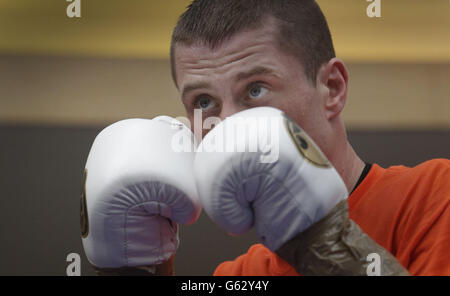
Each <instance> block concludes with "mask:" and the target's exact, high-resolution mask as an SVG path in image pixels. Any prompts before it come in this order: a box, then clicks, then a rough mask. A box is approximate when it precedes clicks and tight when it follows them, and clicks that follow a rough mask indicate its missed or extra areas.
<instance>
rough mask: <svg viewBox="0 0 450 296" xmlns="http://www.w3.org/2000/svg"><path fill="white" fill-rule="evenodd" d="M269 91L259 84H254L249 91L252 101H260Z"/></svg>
mask: <svg viewBox="0 0 450 296" xmlns="http://www.w3.org/2000/svg"><path fill="white" fill-rule="evenodd" d="M268 92H269V90H268V89H267V88H265V87H263V86H261V85H259V84H252V85H251V86H250V87H249V89H248V96H249V98H250V99H252V100H259V99H261V98H262V97H263V96H265V95H266V94H267V93H268Z"/></svg>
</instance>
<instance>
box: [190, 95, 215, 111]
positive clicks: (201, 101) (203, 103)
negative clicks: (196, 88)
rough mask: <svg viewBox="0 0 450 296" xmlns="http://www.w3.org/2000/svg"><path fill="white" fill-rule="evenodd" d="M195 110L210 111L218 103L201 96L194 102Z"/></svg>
mask: <svg viewBox="0 0 450 296" xmlns="http://www.w3.org/2000/svg"><path fill="white" fill-rule="evenodd" d="M194 105H195V108H199V109H202V111H208V110H210V109H212V108H214V107H215V106H216V102H214V100H212V99H211V98H210V97H209V96H205V95H202V96H199V97H198V98H197V99H196V100H195V102H194Z"/></svg>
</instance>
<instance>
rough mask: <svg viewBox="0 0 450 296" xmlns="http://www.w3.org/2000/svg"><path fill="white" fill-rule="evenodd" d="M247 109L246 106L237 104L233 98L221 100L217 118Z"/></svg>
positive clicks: (221, 118) (222, 118) (223, 117)
mask: <svg viewBox="0 0 450 296" xmlns="http://www.w3.org/2000/svg"><path fill="white" fill-rule="evenodd" d="M246 109H248V107H247V106H244V105H242V104H239V103H238V102H236V101H234V100H226V101H224V102H223V105H222V109H221V110H220V115H219V118H220V120H224V119H225V118H227V117H229V116H232V115H233V114H235V113H238V112H241V111H244V110H246Z"/></svg>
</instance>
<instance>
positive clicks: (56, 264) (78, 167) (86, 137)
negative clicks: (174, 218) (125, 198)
mask: <svg viewBox="0 0 450 296" xmlns="http://www.w3.org/2000/svg"><path fill="white" fill-rule="evenodd" d="M100 130H101V128H99V127H90V128H79V127H77V128H75V127H74V128H70V127H36V126H0V188H1V190H0V195H1V196H0V209H1V215H0V234H1V240H2V243H1V244H0V262H1V264H0V275H65V271H66V266H67V264H68V263H67V262H66V257H67V255H68V254H69V253H79V254H80V255H81V256H82V257H81V259H82V275H93V274H94V273H93V270H92V269H91V268H90V267H89V265H88V262H87V259H86V257H85V256H84V254H83V250H82V245H81V238H80V229H79V194H80V190H81V179H82V171H83V168H84V164H85V161H86V157H87V155H88V152H89V149H90V146H91V143H92V141H93V140H94V138H95V136H96V134H97V133H98V132H99V131H100ZM349 138H350V141H351V142H352V143H353V145H354V147H355V150H356V151H357V152H358V153H359V155H360V156H361V157H362V158H363V160H365V161H368V162H375V163H378V164H380V165H381V166H383V167H387V166H390V165H397V164H404V165H408V166H414V165H416V164H419V163H421V162H423V161H425V160H428V159H432V158H450V131H364V130H359V131H350V132H349ZM180 236H181V245H180V249H179V251H178V252H177V255H176V265H175V268H176V274H177V275H210V274H212V272H213V271H214V268H215V267H216V266H217V264H219V263H220V262H222V261H224V260H231V259H233V258H235V257H236V256H238V255H240V254H242V253H243V252H245V251H246V250H247V249H248V247H249V246H250V245H251V244H252V243H254V242H256V237H255V235H254V233H253V232H251V233H249V234H247V235H244V236H242V237H231V236H228V235H227V234H225V233H224V232H223V231H222V230H220V229H219V228H218V227H217V226H216V225H214V224H213V223H212V222H211V221H210V220H209V218H208V217H207V216H206V215H205V214H204V213H203V214H202V215H201V217H200V219H199V221H198V223H196V224H194V225H191V226H186V227H182V228H181V232H180Z"/></svg>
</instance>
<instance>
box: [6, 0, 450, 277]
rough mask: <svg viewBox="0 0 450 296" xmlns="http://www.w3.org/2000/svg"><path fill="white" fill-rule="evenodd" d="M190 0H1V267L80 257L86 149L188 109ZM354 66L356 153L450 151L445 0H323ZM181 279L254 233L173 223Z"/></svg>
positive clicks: (408, 157) (348, 113)
mask: <svg viewBox="0 0 450 296" xmlns="http://www.w3.org/2000/svg"><path fill="white" fill-rule="evenodd" d="M189 2H190V1H186V0H165V1H160V0H155V1H145V0H133V1H124V0H121V1H119V0H114V1H113V0H109V1H106V0H104V1H103V0H96V1H87V0H81V17H80V18H69V17H67V15H66V8H67V6H68V5H69V4H70V2H66V1H64V0H41V1H33V0H0V169H1V170H0V188H2V189H1V191H0V209H1V210H2V215H1V216H0V234H1V235H2V244H0V262H2V263H1V264H0V275H65V269H66V266H67V264H68V263H67V262H66V256H67V254H69V253H72V252H76V253H79V254H80V255H82V264H83V265H82V274H83V275H92V274H93V272H92V269H91V268H90V267H89V265H88V264H87V259H86V258H85V257H84V254H83V251H82V246H81V239H80V235H79V194H80V188H81V177H82V170H83V168H84V164H85V161H86V157H87V154H88V152H89V148H90V145H91V143H92V141H93V139H94V138H95V136H96V134H97V133H98V132H99V131H100V130H101V129H102V128H103V127H105V126H106V125H108V124H110V123H112V122H114V121H117V120H120V119H123V118H129V117H141V118H151V117H153V116H156V115H160V114H167V115H172V116H180V115H184V109H183V106H182V104H181V103H180V101H179V98H178V93H177V91H176V89H175V87H174V86H173V83H172V81H171V77H170V67H169V66H170V64H169V61H168V53H169V45H170V36H171V31H172V29H173V26H174V25H175V23H176V20H177V18H178V16H179V15H180V14H181V13H182V12H183V11H184V9H185V7H186V6H187V5H188V4H189ZM318 3H319V4H320V5H321V7H322V9H323V10H324V13H325V15H326V16H327V18H328V21H329V25H330V29H331V31H332V34H333V39H334V42H335V46H336V51H337V55H338V57H340V58H341V59H343V60H344V61H345V62H346V64H347V65H348V68H349V72H350V83H349V85H350V89H349V95H348V101H347V105H346V108H345V111H344V119H345V121H346V124H347V127H348V133H349V137H350V141H351V142H352V144H353V145H354V146H355V149H356V151H357V152H358V153H359V154H360V156H361V157H362V158H363V159H364V160H365V161H368V162H376V163H379V164H380V165H382V166H385V167H387V166H390V165H397V164H404V165H409V166H414V165H416V164H418V163H420V162H423V161H425V160H427V159H431V158H449V157H450V83H449V78H450V3H449V2H448V1H446V0H428V1H423V0H397V1H388V0H381V4H382V6H381V17H380V18H369V17H368V16H367V14H366V9H367V6H368V5H370V2H366V1H363V0H340V1H335V0H319V1H318ZM181 239H182V242H181V246H180V249H179V252H178V253H177V257H176V273H177V274H179V275H209V274H212V272H213V270H214V268H215V267H216V266H217V264H218V263H220V262H221V261H224V260H231V259H233V258H235V257H236V256H238V255H240V254H241V253H243V252H245V251H246V250H247V249H248V247H249V246H250V245H251V244H252V243H253V242H255V241H256V239H255V236H254V234H253V233H249V234H248V235H245V236H243V237H239V238H236V237H229V236H227V235H226V234H225V233H224V232H223V231H221V230H220V229H219V228H217V227H216V226H215V225H214V224H212V222H210V220H209V218H207V217H206V215H204V214H202V216H201V218H200V221H199V222H198V223H197V224H196V225H194V226H188V227H183V228H182V229H181Z"/></svg>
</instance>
